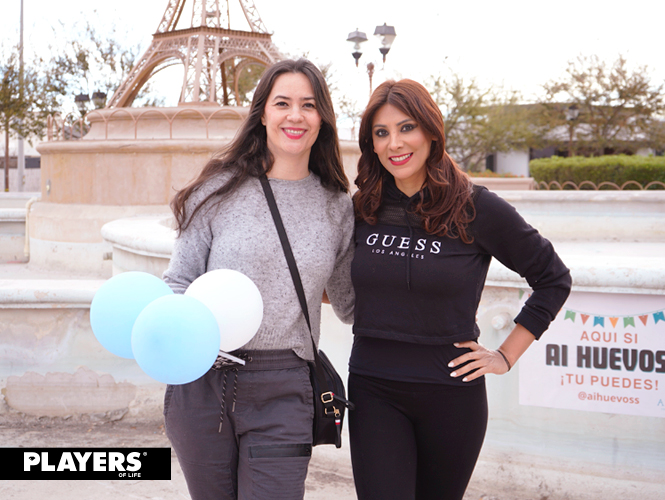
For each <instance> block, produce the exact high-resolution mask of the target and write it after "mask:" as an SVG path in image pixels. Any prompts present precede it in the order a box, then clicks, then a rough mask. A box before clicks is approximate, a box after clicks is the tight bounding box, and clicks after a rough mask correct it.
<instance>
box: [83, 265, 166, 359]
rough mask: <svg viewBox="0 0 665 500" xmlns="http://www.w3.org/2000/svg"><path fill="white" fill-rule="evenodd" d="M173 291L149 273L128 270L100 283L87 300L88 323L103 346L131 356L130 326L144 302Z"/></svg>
mask: <svg viewBox="0 0 665 500" xmlns="http://www.w3.org/2000/svg"><path fill="white" fill-rule="evenodd" d="M166 295H173V291H172V290H171V289H170V288H169V286H168V285H167V284H166V283H164V282H163V281H162V280H160V279H159V278H158V277H157V276H153V275H152V274H148V273H144V272H139V271H130V272H126V273H121V274H118V275H116V276H114V277H113V278H111V279H109V280H108V281H107V282H106V283H104V284H103V285H102V286H101V287H100V288H99V289H98V290H97V293H95V296H94V298H93V299H92V304H90V326H92V331H93V333H94V334H95V337H97V340H99V343H100V344H102V345H103V346H104V347H105V348H106V349H107V350H109V351H111V352H112V353H113V354H115V355H116V356H120V357H122V358H128V359H133V358H134V354H133V353H132V328H133V327H134V322H135V321H136V318H138V316H139V314H140V313H141V311H143V309H144V308H145V306H147V305H148V304H150V303H151V302H152V301H153V300H155V299H157V298H159V297H164V296H166Z"/></svg>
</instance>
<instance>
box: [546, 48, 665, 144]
mask: <svg viewBox="0 0 665 500" xmlns="http://www.w3.org/2000/svg"><path fill="white" fill-rule="evenodd" d="M543 87H544V90H545V92H546V99H545V102H544V103H543V106H542V116H541V118H542V120H541V123H543V124H548V125H549V128H550V130H554V129H555V128H556V127H562V126H565V127H566V130H567V132H568V135H569V142H570V146H571V147H572V146H573V144H575V145H576V146H575V148H576V149H577V150H578V151H582V152H586V153H589V154H592V155H602V154H606V153H614V152H626V153H634V152H636V151H637V150H638V149H640V148H643V147H649V148H654V149H663V145H664V144H665V143H664V142H663V137H662V124H661V119H662V115H663V112H664V111H665V91H664V89H663V84H660V85H654V84H652V82H651V78H650V76H649V72H648V68H647V67H646V66H643V67H638V68H634V69H633V68H630V67H629V65H628V61H627V60H626V58H625V57H623V56H619V57H618V58H617V60H616V61H615V62H614V63H612V64H611V65H608V64H607V63H605V62H603V61H601V60H600V59H599V58H598V57H597V56H590V57H586V56H579V57H578V58H577V59H576V60H574V61H571V62H569V63H568V68H567V70H566V74H565V76H564V77H563V78H561V79H558V80H552V81H550V82H548V83H547V84H545V85H544V86H543ZM571 106H572V108H571ZM569 109H576V110H577V111H578V112H579V115H578V116H577V117H576V118H574V117H571V116H568V117H566V112H567V111H568V110H569ZM567 118H568V119H567ZM551 139H552V140H553V141H556V139H557V137H556V134H552V137H551ZM573 140H574V142H573ZM570 153H573V151H570Z"/></svg>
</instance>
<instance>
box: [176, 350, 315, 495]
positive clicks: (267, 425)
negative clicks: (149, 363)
mask: <svg viewBox="0 0 665 500" xmlns="http://www.w3.org/2000/svg"><path fill="white" fill-rule="evenodd" d="M247 354H248V355H249V356H250V357H251V358H252V359H251V361H249V362H248V363H247V365H246V366H244V367H239V368H238V370H237V371H235V370H234V369H229V368H227V369H225V370H222V371H218V370H210V371H209V372H208V373H206V374H205V375H204V376H203V377H201V378H200V379H198V380H196V381H194V382H191V383H189V384H184V385H176V386H168V387H167V390H166V395H165V397H164V416H165V422H166V434H167V436H168V438H169V439H170V440H171V444H172V446H173V449H174V450H175V452H176V455H177V456H178V460H179V462H180V466H181V468H182V471H183V473H184V475H185V479H186V480H187V487H188V489H189V493H190V495H191V497H192V500H212V499H214V500H226V499H239V500H249V499H252V500H268V499H270V500H278V499H283V500H295V499H302V498H303V497H304V494H305V477H306V476H307V466H308V464H309V460H310V457H311V454H312V445H311V443H312V419H313V417H314V407H313V400H312V386H311V384H310V380H309V368H308V366H307V363H306V362H305V361H303V360H301V359H300V358H298V357H297V356H296V355H295V354H294V353H293V351H251V352H248V353H247ZM236 377H237V378H236Z"/></svg>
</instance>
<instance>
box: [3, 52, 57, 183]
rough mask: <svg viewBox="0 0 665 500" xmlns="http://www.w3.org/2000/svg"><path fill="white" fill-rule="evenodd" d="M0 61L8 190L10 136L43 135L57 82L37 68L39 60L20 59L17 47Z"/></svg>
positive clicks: (5, 170)
mask: <svg viewBox="0 0 665 500" xmlns="http://www.w3.org/2000/svg"><path fill="white" fill-rule="evenodd" d="M1 57H2V60H1V61H0V128H1V129H2V131H3V132H4V135H5V158H4V160H5V161H4V176H5V191H9V138H10V135H12V134H14V135H20V136H21V137H24V138H26V139H28V140H30V139H31V138H34V137H42V136H43V134H44V130H45V128H46V120H47V117H48V114H49V113H50V112H52V111H53V109H54V108H55V106H56V104H57V103H56V102H55V100H54V95H55V92H57V90H58V83H57V81H55V80H51V79H50V78H49V76H48V75H44V74H41V73H39V72H37V71H36V70H35V69H34V68H35V67H39V65H38V64H24V68H23V72H22V74H21V68H20V65H19V61H18V48H14V49H12V51H11V52H10V53H9V54H8V55H7V54H5V53H4V51H3V52H2V56H1Z"/></svg>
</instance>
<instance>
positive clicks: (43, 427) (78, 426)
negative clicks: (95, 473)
mask: <svg viewBox="0 0 665 500" xmlns="http://www.w3.org/2000/svg"><path fill="white" fill-rule="evenodd" d="M0 443H1V446H3V447H26V448H28V447H44V448H56V447H125V446H127V447H129V446H138V447H170V444H169V441H168V439H167V438H166V436H165V435H164V428H163V426H162V425H161V424H157V423H149V424H145V423H144V424H138V423H125V422H122V421H118V422H101V421H94V420H92V419H90V418H87V417H84V418H82V419H78V420H77V421H63V420H61V419H47V418H42V419H35V418H21V417H19V416H15V415H10V416H7V415H6V414H5V415H0ZM347 443H348V441H347ZM348 453H349V451H348V445H345V446H344V447H343V448H342V449H341V450H337V449H336V448H335V447H333V446H323V447H316V448H315V449H314V455H313V458H312V461H311V463H310V467H309V474H308V477H307V483H306V494H305V499H306V500H324V499H325V500H333V499H334V500H355V499H356V496H355V492H354V488H353V480H352V476H351V463H350V460H349V456H348ZM0 498H2V499H3V500H33V499H34V500H37V499H39V500H42V499H48V500H89V499H94V500H118V499H133V500H178V499H182V500H189V498H190V497H189V494H188V493H187V486H186V484H185V480H184V478H183V475H182V472H181V470H180V467H179V465H178V460H177V459H176V457H175V454H173V453H172V454H171V480H170V481H131V480H123V481H63V480H60V481H12V480H10V481H0ZM515 498H517V497H503V498H499V497H495V496H492V495H484V494H482V493H481V492H480V491H479V490H478V488H474V487H471V488H470V490H469V492H468V493H467V495H466V496H465V500H480V499H482V500H508V499H511V500H514V499H515Z"/></svg>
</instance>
